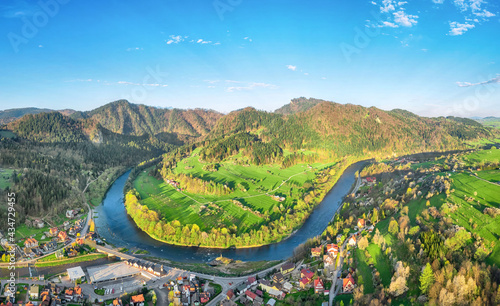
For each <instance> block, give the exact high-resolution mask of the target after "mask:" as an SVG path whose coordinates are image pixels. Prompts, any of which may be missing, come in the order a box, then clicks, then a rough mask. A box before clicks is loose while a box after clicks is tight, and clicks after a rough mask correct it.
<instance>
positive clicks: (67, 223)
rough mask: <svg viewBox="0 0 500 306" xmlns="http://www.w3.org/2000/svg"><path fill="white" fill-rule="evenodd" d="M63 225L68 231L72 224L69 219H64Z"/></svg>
mask: <svg viewBox="0 0 500 306" xmlns="http://www.w3.org/2000/svg"><path fill="white" fill-rule="evenodd" d="M63 227H64V230H65V231H67V230H68V228H70V227H71V225H70V224H69V221H64V223H63Z"/></svg>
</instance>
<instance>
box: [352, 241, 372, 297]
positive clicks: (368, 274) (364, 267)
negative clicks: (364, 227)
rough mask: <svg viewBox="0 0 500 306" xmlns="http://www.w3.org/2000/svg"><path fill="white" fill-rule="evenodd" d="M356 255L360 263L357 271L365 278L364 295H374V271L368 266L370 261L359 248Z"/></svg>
mask: <svg viewBox="0 0 500 306" xmlns="http://www.w3.org/2000/svg"><path fill="white" fill-rule="evenodd" d="M354 253H355V256H356V259H357V263H358V266H357V270H358V272H359V274H360V275H361V276H362V277H363V286H364V287H365V291H364V293H365V294H368V293H373V292H374V291H375V288H374V287H373V279H372V269H371V268H370V267H369V266H368V260H367V258H366V256H365V253H364V251H362V250H360V249H358V248H356V250H355V251H354Z"/></svg>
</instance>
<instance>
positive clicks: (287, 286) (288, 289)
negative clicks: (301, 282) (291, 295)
mask: <svg viewBox="0 0 500 306" xmlns="http://www.w3.org/2000/svg"><path fill="white" fill-rule="evenodd" d="M292 289H293V285H292V284H291V283H289V282H285V283H284V284H283V291H285V292H291V291H292Z"/></svg>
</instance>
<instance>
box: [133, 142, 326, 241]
mask: <svg viewBox="0 0 500 306" xmlns="http://www.w3.org/2000/svg"><path fill="white" fill-rule="evenodd" d="M197 153H198V151H197V150H195V151H194V152H193V153H192V154H191V156H189V157H188V158H185V159H184V160H182V161H181V162H179V163H178V165H177V168H176V169H175V171H176V173H184V174H187V175H191V176H193V177H197V178H201V179H203V180H205V181H214V182H217V183H219V184H225V185H227V186H229V187H230V188H232V189H233V192H231V193H230V194H228V195H224V196H215V195H205V194H194V193H188V192H179V191H177V190H176V189H175V188H174V187H172V186H170V185H169V184H166V183H165V182H164V181H163V180H158V179H155V178H153V177H151V176H149V175H148V174H147V173H148V171H144V172H142V173H141V174H139V175H138V177H137V178H136V180H135V181H134V188H135V189H136V190H137V191H138V192H139V194H140V197H141V203H142V204H145V205H147V206H148V208H150V209H153V210H155V211H158V212H159V213H160V214H161V215H162V217H164V218H165V219H166V220H167V221H172V220H178V221H179V222H181V224H197V225H198V226H199V227H200V229H201V230H207V229H210V228H212V227H219V226H226V227H229V226H231V225H236V226H237V227H238V232H239V233H243V232H248V231H249V230H250V229H253V228H257V227H258V226H260V225H261V224H262V223H263V222H265V218H264V216H266V215H269V214H271V213H272V212H273V208H274V207H276V206H280V205H283V206H284V207H285V208H286V207H289V206H291V205H292V204H293V203H294V201H296V200H297V199H298V198H299V197H300V196H301V195H302V194H303V192H304V189H303V186H304V184H306V183H307V182H311V181H312V180H313V179H314V178H315V170H317V169H323V168H325V167H328V166H331V165H333V164H334V163H330V164H312V165H311V166H312V169H310V168H309V167H308V165H307V164H300V165H295V166H293V167H290V168H287V169H280V167H279V166H278V165H265V166H250V167H245V166H243V165H239V164H237V163H236V158H238V157H237V156H236V157H233V158H231V159H229V160H227V161H225V162H223V163H221V167H220V168H219V170H218V171H216V172H210V171H205V170H203V166H204V165H205V164H204V163H202V162H200V161H199V160H198V156H197V155H198V154H197ZM285 181H286V182H285ZM270 195H280V196H284V197H285V198H286V200H285V201H283V202H278V201H276V200H274V199H273V198H271V197H270ZM233 199H237V200H238V201H239V202H240V203H241V205H242V206H243V207H246V208H248V209H244V208H242V207H240V206H239V205H236V204H234V203H233V202H232V200H233ZM210 203H213V204H210Z"/></svg>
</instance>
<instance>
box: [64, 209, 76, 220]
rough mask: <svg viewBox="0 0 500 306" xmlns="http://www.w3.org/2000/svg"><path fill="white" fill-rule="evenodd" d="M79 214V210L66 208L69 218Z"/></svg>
mask: <svg viewBox="0 0 500 306" xmlns="http://www.w3.org/2000/svg"><path fill="white" fill-rule="evenodd" d="M77 214H78V211H77V210H74V209H68V210H66V218H68V219H73V218H74V217H76V215H77Z"/></svg>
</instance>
